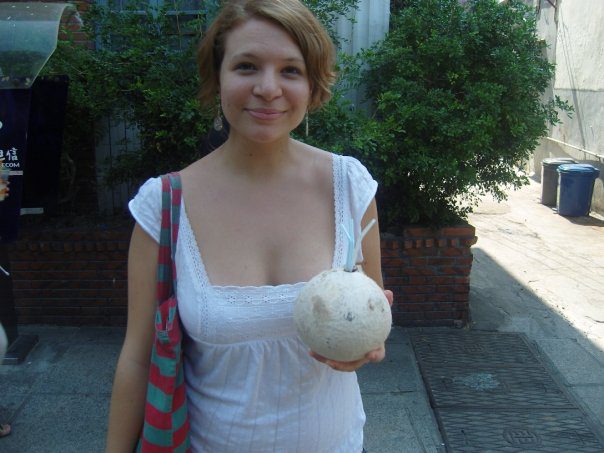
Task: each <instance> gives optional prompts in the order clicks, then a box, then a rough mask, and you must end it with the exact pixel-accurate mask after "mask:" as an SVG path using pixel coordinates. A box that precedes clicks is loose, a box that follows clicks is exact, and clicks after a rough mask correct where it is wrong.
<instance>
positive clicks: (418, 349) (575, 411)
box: [412, 332, 604, 453]
mask: <svg viewBox="0 0 604 453" xmlns="http://www.w3.org/2000/svg"><path fill="white" fill-rule="evenodd" d="M412 343H413V348H414V350H415V354H416V358H417V360H418V362H419V367H420V371H421V373H422V377H423V379H424V382H425V384H426V389H427V390H428V393H429V395H430V402H431V404H432V407H433V408H434V413H435V415H436V418H437V420H438V423H439V427H440V429H441V432H442V435H443V439H444V440H445V445H446V448H447V451H449V452H485V451H489V452H491V451H493V452H525V451H535V452H541V451H544V452H545V451H547V452H564V453H567V452H576V453H582V452H598V453H602V452H604V443H602V439H601V438H599V437H598V435H597V433H596V432H595V431H594V430H593V429H592V427H591V425H590V423H589V420H588V418H587V416H586V415H585V414H584V413H582V411H581V410H580V408H579V406H578V405H577V404H576V403H575V402H574V401H573V400H572V399H571V397H570V396H569V395H568V394H567V393H566V392H564V390H563V389H562V388H561V387H560V385H559V384H558V383H557V382H556V381H555V380H554V379H553V378H552V377H551V375H550V373H549V372H548V370H547V369H546V368H545V366H544V365H543V363H542V362H541V361H540V360H539V359H538V358H537V357H536V356H535V354H533V352H532V349H531V348H530V347H529V345H528V343H527V342H526V340H525V339H524V337H523V336H521V335H519V334H512V333H510V334H508V333H505V334H500V333H484V332H477V333H474V332H460V333H457V332H455V333H435V334H425V333H422V334H417V335H413V336H412Z"/></svg>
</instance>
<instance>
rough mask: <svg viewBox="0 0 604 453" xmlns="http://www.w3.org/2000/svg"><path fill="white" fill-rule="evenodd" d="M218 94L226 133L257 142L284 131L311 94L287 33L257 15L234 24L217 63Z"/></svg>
mask: <svg viewBox="0 0 604 453" xmlns="http://www.w3.org/2000/svg"><path fill="white" fill-rule="evenodd" d="M220 98H221V104H222V110H223V112H224V115H225V117H226V118H227V120H228V121H229V124H230V127H231V129H230V134H238V135H240V136H242V138H245V139H247V140H251V141H254V142H258V143H271V142H274V141H277V140H280V139H283V138H285V137H288V136H289V133H290V132H291V131H292V130H293V129H295V128H296V127H297V126H298V125H299V124H300V122H301V121H302V120H303V119H304V115H305V114H306V109H307V107H308V102H309V99H310V83H309V81H308V75H307V71H306V64H305V63H304V58H303V56H302V53H301V52H300V49H299V48H298V46H297V45H296V43H295V42H294V41H293V39H292V38H291V36H290V35H289V34H288V33H287V32H286V31H285V30H283V29H282V28H281V27H279V26H278V25H276V24H274V23H272V22H270V21H268V20H265V19H259V18H252V19H249V20H247V21H245V22H243V23H242V24H240V25H238V26H237V27H235V28H233V29H232V30H231V31H230V32H229V34H228V35H227V37H226V41H225V52H224V58H223V60H222V65H221V67H220Z"/></svg>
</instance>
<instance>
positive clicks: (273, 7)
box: [197, 0, 336, 111]
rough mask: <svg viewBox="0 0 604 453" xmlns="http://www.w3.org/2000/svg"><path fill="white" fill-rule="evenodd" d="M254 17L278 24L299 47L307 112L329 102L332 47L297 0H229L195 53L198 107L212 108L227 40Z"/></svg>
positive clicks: (332, 77)
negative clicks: (307, 85)
mask: <svg viewBox="0 0 604 453" xmlns="http://www.w3.org/2000/svg"><path fill="white" fill-rule="evenodd" d="M253 17H257V18H262V19H267V20H270V21H271V22H273V23H275V24H277V25H279V26H280V27H282V28H283V29H284V30H285V31H286V32H287V33H288V34H289V35H290V36H291V37H292V39H293V40H294V42H295V43H296V44H297V45H298V47H299V48H300V51H301V53H302V56H303V57H304V62H305V64H306V70H307V73H308V79H309V82H310V87H311V94H310V100H309V105H308V110H309V111H313V110H317V109H318V108H320V107H321V106H322V105H323V104H325V103H326V102H327V101H329V99H330V98H331V86H332V85H333V83H334V81H335V78H336V73H335V70H334V63H335V47H334V44H333V42H332V40H331V38H330V37H329V34H328V33H327V31H326V30H325V28H324V27H323V25H322V24H321V23H320V22H319V20H318V19H317V18H316V17H315V16H314V15H313V13H312V12H311V11H310V10H309V9H308V8H307V7H306V6H305V5H303V4H302V3H301V2H300V1H299V0H229V1H227V2H226V3H225V5H224V6H223V7H222V9H221V11H220V13H219V15H218V16H217V17H216V19H215V20H214V22H213V23H212V25H211V26H210V28H209V29H208V30H207V32H206V34H205V35H204V36H203V38H202V39H201V42H200V44H199V48H198V50H197V65H198V67H199V76H200V89H199V95H198V97H199V100H200V102H201V104H202V105H204V106H206V107H215V105H214V104H215V103H216V94H217V93H218V88H219V74H220V66H221V64H222V60H223V58H224V51H225V41H226V37H227V36H228V34H229V32H230V31H231V30H232V29H233V28H234V27H236V26H237V25H239V24H240V23H242V22H245V21H246V20H249V19H251V18H253Z"/></svg>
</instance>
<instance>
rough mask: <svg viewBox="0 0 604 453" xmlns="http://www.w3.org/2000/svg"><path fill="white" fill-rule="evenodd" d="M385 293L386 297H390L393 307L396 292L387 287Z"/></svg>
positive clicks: (389, 300) (389, 301)
mask: <svg viewBox="0 0 604 453" xmlns="http://www.w3.org/2000/svg"><path fill="white" fill-rule="evenodd" d="M384 295H385V296H386V299H388V303H389V304H390V306H391V307H392V304H393V303H394V293H393V292H392V291H390V290H389V289H385V290H384Z"/></svg>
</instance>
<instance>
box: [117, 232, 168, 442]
mask: <svg viewBox="0 0 604 453" xmlns="http://www.w3.org/2000/svg"><path fill="white" fill-rule="evenodd" d="M158 250H159V246H158V244H157V242H155V241H154V240H153V239H152V238H151V237H150V236H149V235H148V234H147V233H145V232H144V231H143V230H142V229H141V227H140V226H139V225H138V224H136V225H135V227H134V230H133V232H132V238H131V240H130V249H129V252H128V327H127V329H126V338H125V340H124V345H123V347H122V351H121V353H120V357H119V360H118V363H117V369H116V372H115V378H114V382H113V392H112V395H111V406H110V410H109V428H108V431H107V446H106V452H107V453H119V452H124V453H126V452H127V453H132V451H134V447H135V445H136V441H137V439H138V435H139V433H140V430H141V427H142V423H143V417H144V410H145V396H146V391H147V377H148V372H149V362H150V355H151V346H152V343H153V336H154V315H155V308H156V301H155V298H156V283H157V275H156V271H157V254H158Z"/></svg>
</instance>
